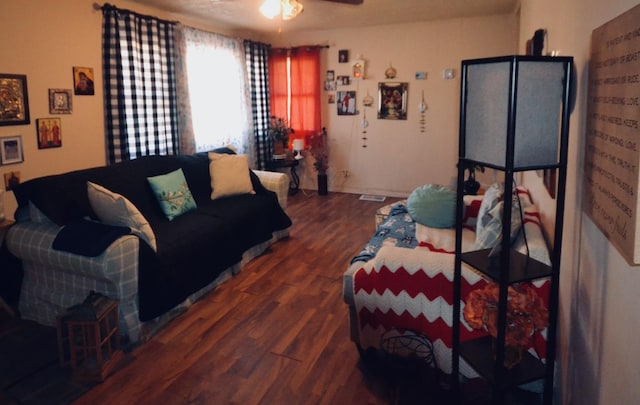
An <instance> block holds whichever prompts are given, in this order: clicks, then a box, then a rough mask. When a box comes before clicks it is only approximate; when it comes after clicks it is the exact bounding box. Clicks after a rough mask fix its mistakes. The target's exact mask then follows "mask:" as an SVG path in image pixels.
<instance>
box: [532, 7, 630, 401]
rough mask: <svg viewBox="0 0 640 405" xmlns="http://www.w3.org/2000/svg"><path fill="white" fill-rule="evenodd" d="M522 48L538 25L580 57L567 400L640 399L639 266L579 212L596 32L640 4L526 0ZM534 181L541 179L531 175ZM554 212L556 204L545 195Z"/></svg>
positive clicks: (563, 367)
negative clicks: (590, 75)
mask: <svg viewBox="0 0 640 405" xmlns="http://www.w3.org/2000/svg"><path fill="white" fill-rule="evenodd" d="M521 3H522V9H521V21H520V26H521V31H520V50H521V51H523V50H524V45H525V41H526V39H527V38H530V37H532V36H533V32H534V31H535V30H536V29H538V28H546V29H547V30H548V33H549V44H550V46H549V49H553V50H558V51H559V52H560V54H562V55H571V56H573V57H574V58H575V64H576V70H577V74H578V81H577V83H578V91H577V103H576V109H575V111H574V113H573V114H572V116H571V132H570V146H569V171H568V181H567V199H566V204H567V209H566V210H565V213H564V220H565V224H564V235H565V239H564V243H563V246H562V247H563V257H562V270H561V291H560V299H561V313H560V346H559V350H560V353H559V361H560V379H559V382H558V384H557V386H558V387H559V391H560V396H561V398H562V400H561V402H558V403H564V404H603V405H605V404H631V403H638V398H640V385H639V384H638V378H639V377H640V367H639V366H638V363H639V362H640V345H639V344H638V338H637V333H638V330H639V329H640V311H638V310H637V306H638V286H640V271H639V270H638V268H637V267H632V266H629V265H628V264H627V263H626V262H625V260H624V259H623V258H622V257H621V256H620V254H619V253H618V251H617V250H616V249H615V248H614V247H613V245H611V244H610V243H609V242H608V240H607V238H606V237H605V236H604V235H603V234H602V232H600V231H599V230H598V229H597V228H596V227H595V226H594V224H593V223H592V222H591V220H590V219H588V218H587V217H586V216H585V215H584V214H583V213H582V210H581V206H582V195H581V187H580V186H581V184H582V183H583V181H584V179H583V176H582V164H583V153H584V152H583V149H584V142H583V139H584V133H585V115H586V97H587V79H588V74H589V72H588V63H589V58H590V57H589V54H590V41H591V32H592V31H593V30H594V29H595V28H597V27H599V26H601V25H603V24H605V23H606V22H607V21H609V20H611V19H613V18H615V17H616V16H618V15H619V14H622V13H623V12H625V11H627V10H628V9H630V8H631V7H633V6H635V5H636V4H637V2H636V1H634V0H612V1H607V2H605V1H597V0H562V1H557V0H556V1H554V0H522V2H521ZM528 180H529V183H530V185H531V186H532V187H536V185H535V183H536V182H537V179H531V178H529V179H528ZM540 202H541V205H542V208H543V210H544V211H546V212H549V213H550V214H552V211H553V208H552V206H551V205H552V202H551V201H550V200H549V199H546V200H543V201H540Z"/></svg>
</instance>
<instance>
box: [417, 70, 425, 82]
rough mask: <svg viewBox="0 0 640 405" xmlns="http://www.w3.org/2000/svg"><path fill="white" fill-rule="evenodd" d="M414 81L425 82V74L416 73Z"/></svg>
mask: <svg viewBox="0 0 640 405" xmlns="http://www.w3.org/2000/svg"><path fill="white" fill-rule="evenodd" d="M416 80H427V72H416Z"/></svg>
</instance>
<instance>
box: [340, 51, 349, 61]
mask: <svg viewBox="0 0 640 405" xmlns="http://www.w3.org/2000/svg"><path fill="white" fill-rule="evenodd" d="M338 62H339V63H347V62H349V50H348V49H340V50H339V51H338Z"/></svg>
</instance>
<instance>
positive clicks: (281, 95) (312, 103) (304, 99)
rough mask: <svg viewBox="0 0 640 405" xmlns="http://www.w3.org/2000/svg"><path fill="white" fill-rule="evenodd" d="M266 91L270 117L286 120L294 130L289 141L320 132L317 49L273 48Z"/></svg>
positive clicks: (318, 61)
mask: <svg viewBox="0 0 640 405" xmlns="http://www.w3.org/2000/svg"><path fill="white" fill-rule="evenodd" d="M269 90H270V101H271V115H275V116H277V117H281V118H286V119H287V121H288V122H289V125H290V126H291V127H292V128H293V129H294V131H295V134H294V135H293V136H292V137H291V139H294V138H296V139H297V138H303V139H307V138H308V137H309V136H311V135H314V134H317V133H319V132H320V130H321V128H322V124H321V116H320V48H319V47H300V48H293V49H282V48H280V49H272V52H271V54H270V55H269Z"/></svg>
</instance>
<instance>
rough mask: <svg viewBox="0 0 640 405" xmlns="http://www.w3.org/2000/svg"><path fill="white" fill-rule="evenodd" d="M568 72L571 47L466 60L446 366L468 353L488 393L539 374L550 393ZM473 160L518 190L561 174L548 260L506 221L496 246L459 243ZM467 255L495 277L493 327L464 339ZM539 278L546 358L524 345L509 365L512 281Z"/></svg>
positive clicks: (503, 392) (505, 391)
mask: <svg viewBox="0 0 640 405" xmlns="http://www.w3.org/2000/svg"><path fill="white" fill-rule="evenodd" d="M572 76H573V58H572V57H544V56H523V55H510V56H502V57H495V58H484V59H475V60H466V61H462V68H461V82H462V83H461V92H460V139H459V142H460V144H459V156H458V177H457V208H456V224H457V225H456V248H455V267H454V282H453V286H454V290H453V301H454V304H453V320H454V322H453V326H452V331H453V344H452V370H453V373H454V375H457V374H458V373H459V371H460V359H461V358H462V359H464V360H465V361H466V362H467V363H468V364H469V365H470V366H471V367H472V368H473V369H474V370H475V371H476V372H477V373H478V374H479V375H480V376H482V377H483V378H484V379H486V381H487V382H488V383H489V384H490V386H491V387H492V392H491V403H495V404H504V403H510V402H512V401H511V400H510V398H512V393H513V391H517V390H519V389H521V388H522V387H520V386H521V385H522V384H526V383H530V382H533V381H537V380H543V392H541V393H540V394H541V395H539V399H541V400H542V402H543V403H544V404H551V403H552V400H553V380H554V366H555V350H556V342H555V339H556V331H557V327H556V323H557V317H558V314H557V312H558V299H559V298H558V294H559V288H558V287H559V278H560V277H559V276H560V255H561V246H562V226H563V212H564V197H565V183H566V176H567V148H568V132H569V115H570V109H571V81H572ZM477 165H479V166H483V167H485V168H490V169H493V170H495V171H496V172H497V173H500V172H501V173H502V174H503V180H502V181H503V183H502V188H503V193H504V194H503V195H504V196H510V195H512V194H513V193H514V191H515V184H514V183H515V180H516V176H517V175H522V176H523V175H524V172H527V171H534V170H555V171H557V177H556V178H557V183H556V184H555V185H554V186H553V190H552V192H554V195H555V199H556V210H555V212H556V216H555V224H554V226H555V228H554V231H553V235H551V241H550V242H551V245H552V246H553V248H552V249H550V252H549V259H550V264H545V263H542V262H540V261H539V260H536V259H534V258H532V257H530V256H529V255H528V254H523V253H521V251H518V250H515V249H513V248H512V246H511V241H512V240H511V234H510V231H511V227H510V226H502V229H501V231H500V232H501V233H500V239H499V242H497V243H498V244H499V246H498V248H499V249H496V250H495V252H494V250H493V248H490V249H481V250H476V251H468V252H464V253H462V219H463V210H464V202H463V192H464V182H465V179H464V175H465V171H466V168H468V167H474V166H477ZM500 201H501V202H500V204H502V205H503V206H502V209H501V215H502V216H501V218H500V222H501V223H502V224H511V223H512V219H514V218H512V212H513V211H512V208H513V209H515V208H516V207H515V206H514V204H515V202H514V200H513V199H512V198H509V197H507V198H502V199H501V200H500ZM478 220H479V221H480V220H482V219H481V218H478ZM463 264H465V265H466V266H468V267H470V268H471V269H473V270H475V271H477V272H478V273H479V274H481V275H483V276H484V277H485V278H486V279H487V281H490V282H494V283H495V284H496V285H497V286H498V297H499V298H498V302H497V304H496V316H495V318H496V324H495V329H496V330H497V336H494V337H492V336H486V337H482V338H477V339H471V340H468V341H465V342H461V341H460V328H461V326H460V324H461V321H462V313H461V312H462V311H461V306H462V304H461V301H462V300H463V299H464V298H465V297H462V281H461V280H462V265H463ZM545 278H546V279H548V281H547V282H548V283H549V288H548V291H549V296H548V311H549V312H548V314H549V326H548V328H547V333H546V344H545V354H544V356H543V357H545V359H544V362H543V361H541V360H540V359H538V358H536V356H534V355H532V354H531V353H529V352H527V351H524V350H523V356H522V360H521V362H520V363H519V364H517V365H515V366H514V367H512V368H507V367H505V366H504V364H501V362H502V361H503V360H504V357H505V350H504V348H505V342H506V340H507V339H506V337H507V336H506V335H507V332H506V330H507V328H506V326H507V324H508V315H507V313H508V296H509V295H508V291H509V290H508V289H509V288H510V286H512V285H514V284H518V283H526V282H532V281H535V280H540V279H545ZM458 384H459V382H458V379H457V378H454V379H453V390H454V392H463V391H464V390H458Z"/></svg>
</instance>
